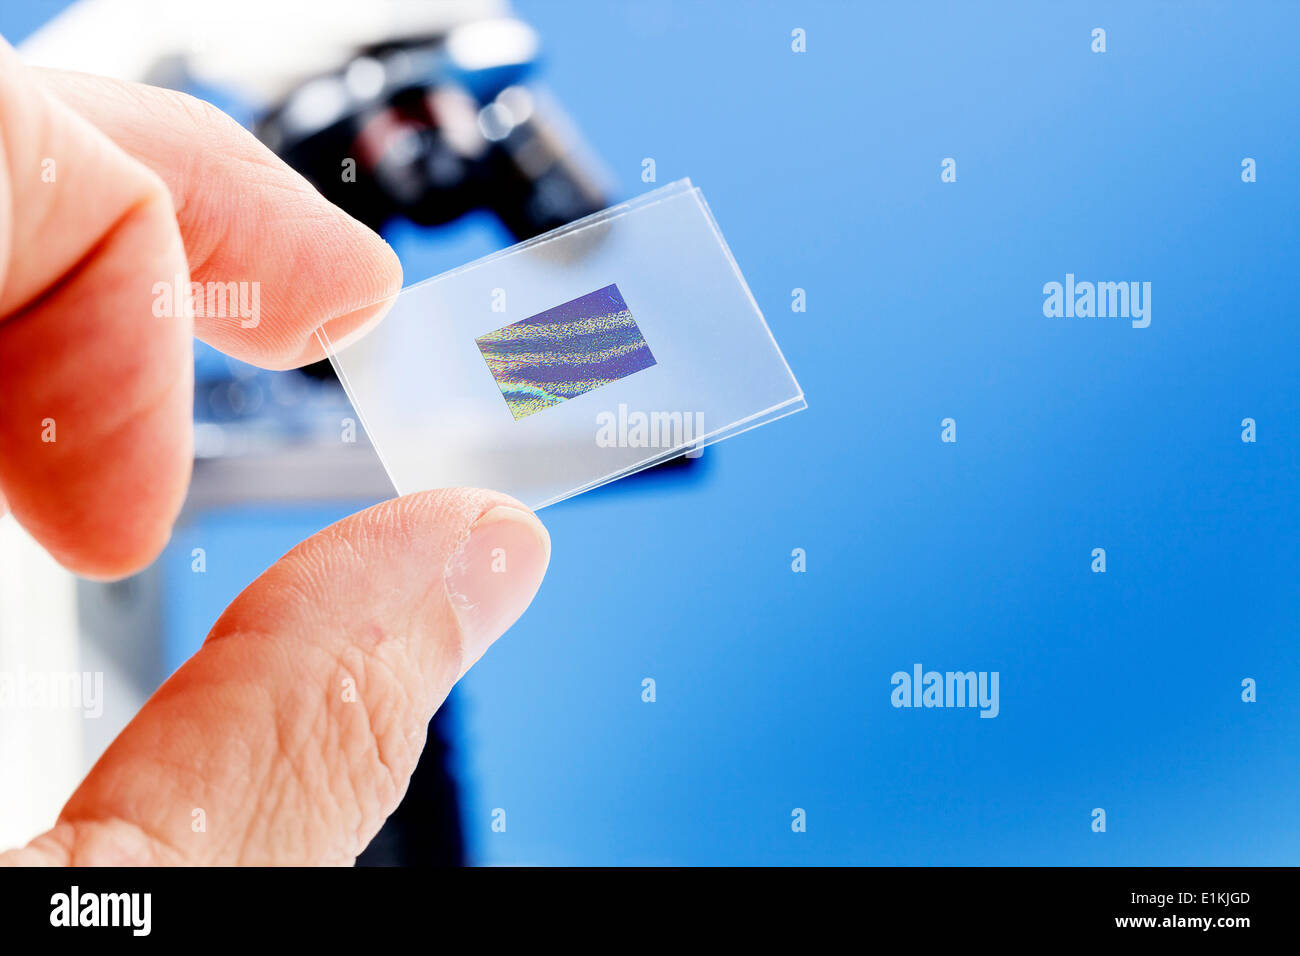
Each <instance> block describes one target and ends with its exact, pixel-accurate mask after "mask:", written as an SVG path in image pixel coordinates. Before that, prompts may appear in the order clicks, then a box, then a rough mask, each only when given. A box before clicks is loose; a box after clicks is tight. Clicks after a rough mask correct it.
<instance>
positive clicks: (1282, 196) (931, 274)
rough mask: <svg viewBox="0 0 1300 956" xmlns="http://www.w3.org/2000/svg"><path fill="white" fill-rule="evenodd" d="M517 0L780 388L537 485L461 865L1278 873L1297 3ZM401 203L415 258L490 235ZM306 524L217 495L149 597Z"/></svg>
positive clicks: (1295, 748)
mask: <svg viewBox="0 0 1300 956" xmlns="http://www.w3.org/2000/svg"><path fill="white" fill-rule="evenodd" d="M48 7H49V5H48V4H44V5H42V4H38V5H37V6H36V7H34V8H30V9H32V10H41V11H42V15H44V13H45V12H48ZM518 10H519V12H520V13H521V15H523V16H524V17H525V18H527V19H528V20H530V22H532V23H533V24H534V25H535V26H537V27H538V29H539V30H540V32H541V35H542V38H543V42H544V44H545V52H546V56H547V63H546V68H545V71H544V74H543V76H544V79H545V81H546V83H547V85H548V86H549V87H550V88H551V90H552V91H553V92H554V94H555V95H556V96H557V98H558V99H559V101H560V102H561V103H563V105H564V106H565V107H566V108H567V109H568V111H569V112H570V113H571V114H572V115H573V117H574V118H575V120H576V121H577V123H578V124H579V126H580V128H581V129H582V131H583V133H584V135H585V136H586V138H587V139H588V140H589V141H590V143H591V144H592V145H593V147H594V149H595V151H596V152H597V154H598V155H599V156H600V157H601V158H602V159H603V161H604V162H605V163H606V165H607V166H608V167H609V168H610V170H611V171H612V172H613V174H614V176H615V178H616V180H617V183H618V186H619V188H620V194H621V195H623V196H628V195H635V194H637V193H639V192H641V191H643V190H645V189H648V188H650V187H649V186H648V185H646V184H644V183H642V182H641V181H640V174H641V161H642V159H643V158H644V157H653V158H654V159H655V160H656V163H657V172H658V182H659V184H663V183H666V182H669V181H671V180H673V179H677V178H679V177H682V176H690V177H691V178H692V179H693V180H694V181H695V183H696V185H699V186H701V187H702V188H703V190H704V192H705V195H706V196H707V198H708V201H709V203H710V205H711V206H712V208H713V211H714V213H715V215H716V217H717V219H718V221H719V224H720V225H721V227H722V229H723V231H724V233H725V235H726V237H727V239H728V241H729V243H730V245H731V247H732V250H733V252H734V254H735V256H736V258H737V260H738V262H739V263H740V266H741V268H742V270H743V271H744V273H745V275H746V277H747V279H748V281H749V283H750V285H751V287H752V288H753V291H754V294H755V296H756V298H757V299H758V302H759V304H760V306H761V307H762V308H763V310H764V312H765V314H766V315H767V317H768V321H769V323H770V324H771V326H772V330H773V333H774V334H775V336H776V338H777V340H778V342H780V344H781V346H782V348H783V350H784V352H785V354H786V357H787V359H788V360H789V362H790V365H791V367H792V368H793V369H794V372H795V374H796V376H797V377H798V378H799V380H800V382H801V384H802V385H803V387H804V389H805V391H806V393H807V397H808V402H809V406H810V407H809V409H808V410H807V411H806V412H803V413H800V414H799V415H796V416H793V417H791V418H788V419H784V420H782V421H780V422H778V423H776V424H773V425H771V426H769V427H765V428H762V429H759V430H757V431H754V432H751V433H748V434H745V435H743V436H741V437H739V438H737V439H735V440H733V441H729V442H726V443H724V444H722V445H719V446H716V447H714V448H711V449H709V450H708V451H707V452H706V453H705V463H706V464H705V466H704V468H703V469H701V470H700V471H699V472H698V474H697V477H695V478H692V479H690V480H687V479H685V478H674V477H672V476H665V477H663V478H654V479H651V480H650V481H648V482H637V481H629V482H623V483H620V484H618V485H615V486H612V487H611V488H610V489H609V490H607V491H603V492H598V493H593V494H588V495H584V496H582V497H580V498H578V499H575V500H573V501H570V502H566V503H563V504H561V505H558V506H555V507H552V508H550V509H547V510H546V511H545V512H543V519H544V520H545V521H546V523H547V525H548V527H549V528H550V531H551V535H552V541H553V544H554V556H553V559H552V564H551V570H550V572H549V575H548V578H547V581H546V583H545V585H544V586H543V588H542V590H541V592H540V594H539V595H538V597H537V600H536V602H535V603H534V605H533V607H532V608H531V609H530V610H529V611H528V613H527V614H526V615H525V617H524V618H523V620H522V621H521V622H520V623H519V624H518V625H517V626H516V627H515V628H514V629H513V630H512V631H511V633H510V634H509V635H508V636H507V637H506V638H505V639H504V640H503V642H502V643H501V644H499V645H498V646H497V647H496V648H495V649H494V650H493V651H492V653H490V654H489V655H488V656H487V657H486V658H485V659H484V660H483V661H482V663H481V664H480V665H479V666H478V667H476V668H475V670H474V672H473V673H472V674H471V675H470V676H469V677H468V678H467V679H466V681H465V682H464V684H463V686H462V688H461V690H460V691H459V692H458V693H459V698H458V699H459V702H460V704H461V708H460V713H459V721H460V754H461V761H462V764H463V766H462V776H463V779H464V782H465V785H466V787H467V791H466V805H465V822H466V833H467V837H468V839H469V841H470V848H471V852H472V854H473V856H474V858H475V859H476V860H478V861H480V862H487V863H501V862H510V863H651V864H654V863H741V864H757V863H782V864H802V863H881V864H936V863H938V864H1014V863H1028V864H1058V863H1068V864H1234V863H1235V864H1294V863H1295V862H1296V860H1297V850H1300V835H1298V833H1297V824H1296V810H1297V792H1298V790H1300V763H1298V762H1297V755H1298V754H1300V706H1298V705H1297V701H1298V700H1300V654H1298V653H1297V645H1298V643H1300V642H1298V641H1297V635H1298V630H1300V614H1298V611H1300V602H1298V601H1297V579H1298V578H1300V534H1297V532H1300V509H1298V506H1297V494H1296V493H1297V490H1298V484H1300V456H1298V454H1297V447H1298V446H1297V441H1298V439H1300V402H1298V401H1297V395H1296V389H1295V388H1294V383H1295V379H1296V368H1297V357H1298V356H1300V350H1298V349H1300V332H1298V331H1297V326H1296V310H1295V302H1296V295H1295V282H1296V276H1297V274H1298V272H1300V270H1298V269H1297V266H1298V265H1300V262H1298V259H1300V256H1298V255H1297V246H1296V240H1297V226H1296V223H1297V221H1300V217H1298V215H1297V214H1298V213H1300V189H1297V180H1296V175H1297V170H1300V136H1297V133H1296V130H1297V118H1298V117H1297V111H1298V109H1300V107H1298V106H1297V104H1298V103H1300V97H1298V96H1297V94H1298V93H1300V57H1297V56H1296V52H1295V36H1296V35H1297V32H1298V31H1300V11H1298V10H1297V8H1296V7H1293V6H1290V5H1282V4H1271V3H1253V4H1249V5H1241V4H1236V5H1229V4H1220V5H1205V4H1183V3H1141V4H1133V3H1123V4H1100V3H1089V4H1086V5H1085V4H1081V3H1064V4H1041V3H1032V4H1017V5H1007V4H1003V5H998V6H997V8H996V9H989V8H986V7H985V5H976V4H952V5H934V4H920V3H917V4H870V5H868V4H849V3H842V4H841V3H797V4H796V3H745V4H738V3H725V4H724V3H716V4H697V3H681V2H678V3H670V2H667V0H649V2H639V3H629V4H608V3H597V2H566V3H563V4H560V3H542V2H531V3H529V2H524V3H519V4H518ZM35 17H36V14H34V13H31V12H29V10H28V9H26V8H23V7H15V5H14V4H12V3H7V4H6V6H5V8H4V10H3V12H2V13H0V28H3V29H4V30H5V32H6V33H7V35H9V36H10V37H11V38H12V39H18V38H20V37H21V36H22V34H23V33H24V32H26V30H27V29H29V28H30V26H31V25H32V23H34V22H35V20H34V18H35ZM795 27H801V28H803V29H805V30H806V31H807V38H808V39H807V47H808V49H807V52H806V53H804V54H795V53H792V52H791V49H790V32H791V30H792V29H793V28H795ZM1094 27H1104V28H1105V29H1106V31H1107V52H1106V53H1104V54H1094V53H1093V52H1091V49H1090V44H1091V31H1092V29H1093V28H1094ZM1247 156H1249V157H1253V158H1254V159H1255V160H1256V161H1257V163H1258V182H1256V183H1251V184H1246V183H1243V182H1242V181H1241V176H1240V174H1241V165H1240V164H1241V160H1242V159H1243V157H1247ZM945 157H953V158H955V160H956V162H957V182H956V183H951V184H946V183H942V182H941V181H940V163H941V161H942V160H943V159H944V158H945ZM392 238H393V239H394V242H395V244H396V245H397V246H398V248H399V249H400V250H401V251H402V253H403V257H404V259H405V261H406V265H407V273H408V276H409V277H410V278H419V277H421V276H423V275H426V274H429V273H431V272H433V271H437V270H438V269H441V268H443V267H446V266H451V265H456V264H459V263H460V262H463V261H465V260H466V259H467V258H471V257H473V256H476V255H478V254H481V253H483V252H487V251H490V250H492V249H495V248H498V247H500V246H501V245H503V244H504V243H505V240H504V238H503V236H502V235H501V234H500V233H498V232H495V231H494V230H493V229H492V228H490V227H489V226H487V225H485V224H484V223H483V222H482V221H479V220H471V221H468V222H466V223H463V224H462V225H460V226H458V227H456V228H454V229H452V230H450V231H448V232H446V233H444V234H442V235H440V236H439V238H438V239H437V240H436V241H434V240H430V239H429V238H428V237H427V236H425V235H423V234H415V233H414V232H412V233H411V234H409V235H395V236H393V237H392ZM1067 272H1073V273H1075V274H1076V275H1077V276H1078V277H1079V278H1080V279H1090V280H1116V281H1118V280H1136V281H1149V282H1151V283H1152V286H1153V302H1152V305H1153V312H1152V322H1151V325H1150V327H1149V328H1147V329H1133V328H1131V327H1130V326H1129V323H1128V322H1127V321H1125V320H1120V319H1048V318H1045V317H1044V316H1043V314H1042V304H1043V293H1042V291H1041V290H1042V286H1043V284H1044V283H1045V282H1049V281H1058V282H1059V281H1063V279H1064V276H1065V274H1066V273H1067ZM795 287H801V288H804V289H806V290H807V302H808V310H807V312H806V313H802V314H797V313H793V312H792V311H791V309H790V297H791V290H792V289H793V288H795ZM946 417H952V418H954V419H955V420H956V422H957V429H958V432H957V433H958V441H957V443H956V444H945V443H942V442H941V441H940V420H941V419H943V418H946ZM1245 417H1251V418H1254V419H1255V420H1256V421H1257V422H1258V442H1257V443H1255V444H1245V443H1243V442H1242V441H1241V437H1240V435H1241V424H1240V423H1241V420H1242V419H1243V418H1245ZM327 510H328V509H327ZM331 517H332V516H331V515H329V514H325V513H323V512H320V513H318V512H313V511H311V510H310V509H308V510H307V511H304V512H301V513H296V514H289V513H286V514H285V515H282V516H280V520H279V521H278V522H277V521H275V520H270V519H268V518H267V516H265V515H257V516H252V517H251V518H250V516H239V515H233V516H232V515H225V516H222V515H217V516H214V517H213V519H212V520H213V522H214V525H213V528H216V529H220V528H222V527H225V528H227V530H229V528H231V527H237V528H242V529H244V530H242V531H241V532H240V533H239V534H237V535H236V534H233V532H232V533H231V540H232V541H233V542H236V546H238V547H241V548H243V551H242V560H245V561H246V562H247V567H245V568H241V569H240V570H239V571H238V572H237V573H233V575H232V576H231V577H230V578H229V579H227V580H224V581H223V580H221V579H219V578H214V577H213V576H212V575H211V574H210V575H209V576H208V579H207V580H206V581H205V582H204V588H205V590H206V592H207V593H205V594H202V595H188V596H187V595H184V594H178V596H177V598H176V604H175V606H174V607H173V614H172V620H173V622H177V623H176V626H178V627H181V628H182V630H184V631H185V632H186V635H187V638H186V639H188V640H189V641H191V642H197V640H198V639H199V637H201V635H202V633H203V632H204V630H206V628H207V626H208V624H209V623H210V622H211V620H212V619H213V617H215V614H216V612H217V610H219V609H220V607H221V606H222V605H223V604H224V603H225V602H226V601H227V600H229V598H230V597H231V596H233V594H234V593H235V592H236V591H237V590H238V588H239V587H240V586H242V585H243V584H244V583H246V582H247V581H248V580H250V579H251V578H252V577H253V576H254V575H255V574H256V573H257V572H258V571H260V570H261V568H262V567H264V566H265V565H266V564H267V563H269V562H270V561H271V560H273V559H274V558H275V557H276V556H277V555H278V554H279V553H280V552H282V551H284V550H285V549H287V548H288V547H289V546H290V545H291V544H292V543H294V541H295V540H296V539H297V538H299V537H302V536H303V535H304V534H306V533H309V532H310V531H311V530H313V528H314V527H318V526H320V525H321V524H323V523H325V522H326V521H328V520H331ZM254 531H256V534H254ZM212 533H217V532H215V531H213V532H212ZM203 534H204V535H208V536H209V537H210V534H209V531H206V530H205V531H204V532H203ZM796 547H798V548H804V549H806V551H807V556H808V558H807V560H808V570H807V572H806V573H803V574H796V573H792V571H791V550H792V549H793V548H796ZM1096 547H1103V548H1105V549H1106V552H1107V571H1106V573H1105V574H1094V573H1091V571H1090V563H1091V552H1092V549H1093V548H1096ZM187 555H188V550H186V551H185V552H184V553H183V554H182V555H180V556H178V557H177V558H176V560H177V561H178V562H187V561H188V558H187ZM187 615H188V617H187ZM917 662H920V663H922V664H923V665H924V666H925V667H926V669H931V668H933V669H936V670H941V671H942V670H967V669H972V670H982V671H994V670H996V671H999V672H1000V674H1001V713H1000V715H999V716H998V717H997V718H996V719H993V720H982V719H979V718H978V716H977V712H976V711H975V710H956V709H954V710H914V709H908V710H896V709H894V708H892V707H891V706H890V690H891V687H890V675H891V674H892V673H893V672H894V671H896V670H910V669H911V667H912V665H913V664H914V663H917ZM645 677H652V678H654V680H655V681H656V682H657V694H658V699H657V701H656V702H655V703H653V704H649V703H643V702H642V700H641V681H642V679H643V678H645ZM1246 677H1250V678H1254V679H1255V680H1256V681H1257V682H1258V695H1259V699H1258V702H1257V703H1244V702H1243V701H1242V700H1241V681H1242V679H1243V678H1246ZM498 807H500V808H504V809H505V810H506V811H507V815H508V827H507V831H506V832H505V833H493V832H491V829H490V824H491V813H492V810H493V809H494V808H498ZM795 807H800V808H804V809H805V810H806V811H807V820H808V826H807V832H806V833H794V832H792V830H791V825H790V823H791V811H792V809H793V808H795ZM1094 807H1103V808H1105V810H1106V811H1107V814H1108V820H1107V823H1108V828H1107V832H1106V833H1104V834H1098V833H1094V832H1092V831H1091V828H1090V824H1091V816H1090V814H1091V811H1092V809H1093V808H1094Z"/></svg>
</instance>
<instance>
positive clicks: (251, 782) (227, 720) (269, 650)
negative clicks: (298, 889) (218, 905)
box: [0, 489, 550, 865]
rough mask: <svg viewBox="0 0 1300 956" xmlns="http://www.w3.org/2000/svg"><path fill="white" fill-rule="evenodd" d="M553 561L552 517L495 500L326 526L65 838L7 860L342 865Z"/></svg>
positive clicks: (400, 506)
mask: <svg viewBox="0 0 1300 956" xmlns="http://www.w3.org/2000/svg"><path fill="white" fill-rule="evenodd" d="M549 557H550V541H549V538H548V536H547V534H546V530H545V529H544V528H543V527H542V525H541V522H539V521H538V520H537V518H536V517H535V516H534V515H533V514H532V513H531V512H529V511H528V510H527V509H525V508H524V506H523V505H520V504H519V503H518V502H516V501H514V500H513V499H510V498H507V497H506V496H504V495H500V494H496V493H493V492H487V491H476V490H470V489H450V490H442V491H434V492H425V493H421V494H417V495H411V496H408V497H405V498H398V499H395V500H393V501H388V502H385V503H383V504H380V505H376V506H375V507H373V508H370V509H368V510H366V511H362V512H360V513H358V514H355V515H352V516H351V517H349V518H346V519H344V520H343V521H340V522H339V523H337V524H335V525H332V526H331V527H329V528H326V529H325V530H324V531H321V532H320V533H319V534H317V535H315V536H313V537H311V538H309V539H308V540H306V541H305V542H303V543H302V544H300V545H299V546H298V547H296V548H294V549H293V550H292V551H290V552H289V553H288V554H287V555H285V556H284V557H283V558H281V559H280V560H279V561H278V562H276V563H275V564H274V565H272V566H271V567H270V568H269V569H268V570H267V571H266V572H265V573H264V574H262V576H261V577H259V578H258V579H257V580H256V581H254V582H253V583H252V584H251V585H249V586H248V588H247V589H245V590H244V592H243V593H242V594H240V595H239V597H238V598H236V599H235V601H234V603H232V604H231V605H230V607H229V608H227V610H226V612H225V613H224V614H222V616H221V618H220V620H218V621H217V623H216V625H215V626H214V627H213V629H212V632H211V634H209V636H208V639H207V640H206V641H205V642H204V644H203V646H202V648H200V650H199V651H198V653H197V654H195V655H194V657H193V658H191V659H190V660H189V661H187V662H186V663H185V665H184V666H182V667H181V668H180V669H179V670H178V671H177V672H176V673H175V674H174V675H173V676H172V677H171V678H170V679H169V680H168V681H167V682H166V683H165V684H164V685H163V686H162V687H161V688H160V689H159V690H158V692H157V693H155V694H154V696H153V697H152V698H151V699H150V700H149V702H148V703H147V704H145V706H144V709H143V710H141V712H140V713H139V714H138V715H137V716H136V717H135V719H134V720H133V721H132V722H131V723H130V724H129V725H128V726H127V728H126V729H125V730H124V731H123V732H122V734H121V735H120V736H119V737H118V738H117V740H115V741H114V742H113V744H112V745H111V746H110V747H109V749H108V751H107V752H106V753H105V754H104V756H103V757H102V758H101V759H100V760H99V762H98V763H97V764H96V765H95V767H94V769H93V770H91V772H90V775H89V776H88V777H87V778H86V780H85V781H84V782H83V783H82V785H81V786H80V788H78V790H77V792H76V793H75V794H74V795H73V797H72V799H71V800H70V801H69V802H68V804H67V806H66V807H65V808H64V810H63V813H62V815H61V816H60V818H59V821H58V823H57V824H56V825H55V827H54V829H53V830H51V831H49V832H48V833H46V834H44V835H43V836H40V837H38V838H37V839H36V840H34V841H33V842H32V843H31V844H30V845H29V846H28V847H27V848H26V849H24V850H18V851H15V852H13V853H11V854H8V855H7V857H8V859H5V858H4V857H0V860H3V861H4V862H14V863H45V862H48V863H56V864H89V865H95V864H131V863H142V864H173V863H175V864H271V865H275V864H289V865H296V864H316V863H336V864H345V863H351V862H352V861H353V860H354V859H355V857H356V856H357V854H358V853H360V852H361V850H362V849H363V848H364V847H365V846H366V844H367V843H369V841H370V839H371V838H372V837H373V836H374V835H375V833H376V832H378V830H379V827H380V826H381V824H382V823H383V822H384V819H385V818H386V817H387V816H388V814H389V813H391V812H392V811H393V809H394V808H395V807H396V806H397V804H398V802H399V801H400V800H401V797H402V794H403V793H404V792H405V790H406V785H407V781H408V778H409V777H410V775H411V773H412V771H413V770H414V769H415V763H416V760H417V758H418V757H419V755H420V751H421V749H422V748H423V746H424V735H425V729H426V726H427V724H428V721H429V718H430V717H431V716H432V714H433V713H434V711H435V710H437V708H438V707H439V705H440V704H441V703H442V701H443V700H444V699H445V698H446V696H447V693H448V691H450V689H451V687H452V685H453V684H454V683H455V682H456V681H457V679H459V677H460V676H461V675H462V674H463V673H464V672H465V671H466V670H467V669H468V668H469V667H470V666H471V665H472V664H473V663H474V662H475V661H477V660H478V658H479V657H480V656H482V654H483V652H484V651H485V650H486V649H487V648H488V646H489V645H490V644H491V643H492V642H493V641H495V640H496V639H497V638H498V637H499V636H500V635H501V634H502V633H503V632H504V631H505V630H506V629H507V628H508V627H509V626H510V625H511V624H513V623H514V621H515V620H516V619H517V618H518V617H519V615H520V614H522V613H523V611H524V609H525V608H526V607H527V606H528V604H529V602H530V601H531V600H532V598H533V595H534V594H535V593H536V591H537V588H538V586H539V585H540V583H541V580H542V576H543V574H544V573H545V571H546V565H547V562H548V560H549ZM200 824H202V825H201V826H200Z"/></svg>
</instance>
